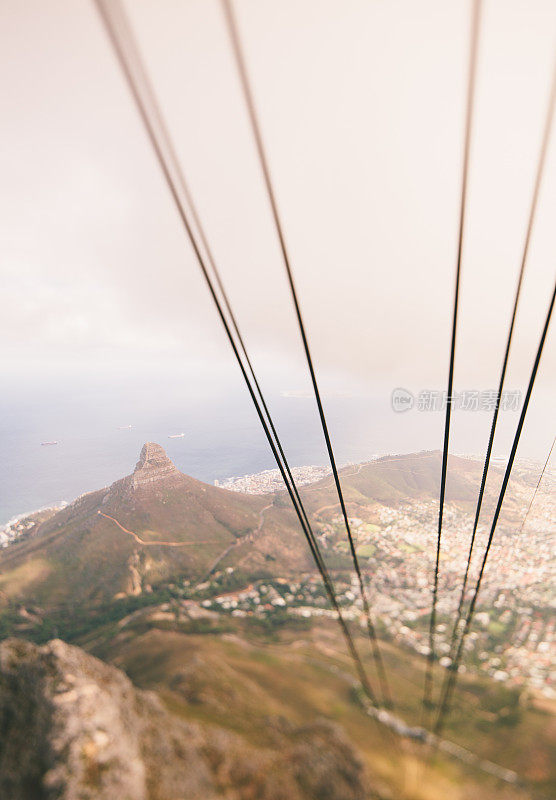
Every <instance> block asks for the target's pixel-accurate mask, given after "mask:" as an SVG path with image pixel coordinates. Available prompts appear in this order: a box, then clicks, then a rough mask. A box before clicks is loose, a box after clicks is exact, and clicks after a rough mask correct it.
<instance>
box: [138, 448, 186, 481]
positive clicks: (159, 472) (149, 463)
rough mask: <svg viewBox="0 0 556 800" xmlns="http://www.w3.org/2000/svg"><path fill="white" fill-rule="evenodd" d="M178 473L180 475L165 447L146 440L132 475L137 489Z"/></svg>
mask: <svg viewBox="0 0 556 800" xmlns="http://www.w3.org/2000/svg"><path fill="white" fill-rule="evenodd" d="M176 475H179V470H178V469H177V467H176V466H175V465H174V464H173V462H172V461H171V460H170V459H169V458H168V456H167V455H166V452H165V450H164V448H163V447H161V446H160V445H159V444H157V443H156V442H145V444H144V445H143V448H142V450H141V455H140V456H139V461H138V462H137V464H136V466H135V471H134V473H133V475H132V476H131V479H132V486H133V488H134V489H136V488H137V487H139V486H144V485H145V484H148V483H155V482H156V481H159V480H163V479H164V478H169V477H174V476H176Z"/></svg>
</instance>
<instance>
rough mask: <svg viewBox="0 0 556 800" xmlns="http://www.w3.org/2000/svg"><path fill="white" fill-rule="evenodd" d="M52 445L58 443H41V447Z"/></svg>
mask: <svg viewBox="0 0 556 800" xmlns="http://www.w3.org/2000/svg"><path fill="white" fill-rule="evenodd" d="M53 444H58V442H41V447H49V446H50V445H53Z"/></svg>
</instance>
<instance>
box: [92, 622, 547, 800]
mask: <svg viewBox="0 0 556 800" xmlns="http://www.w3.org/2000/svg"><path fill="white" fill-rule="evenodd" d="M95 642H96V643H95ZM360 645H361V650H362V652H364V651H365V643H364V642H363V641H361V642H360ZM89 646H92V647H93V649H94V650H96V652H97V654H99V655H101V656H102V657H103V658H106V659H109V660H112V661H113V662H114V663H115V664H117V665H118V666H120V667H122V668H124V669H125V670H126V671H127V672H128V673H129V675H130V676H131V678H132V679H133V680H134V681H135V682H136V683H137V684H138V685H140V686H142V687H146V688H154V689H157V690H158V691H160V692H161V694H162V696H163V697H164V699H165V701H166V703H167V704H168V706H169V707H170V708H171V709H172V710H173V711H174V712H176V713H178V714H180V715H183V716H184V717H186V718H189V719H197V720H199V721H202V722H204V723H209V724H214V725H218V726H222V727H225V728H228V729H230V730H234V731H235V732H237V733H240V734H242V735H243V736H245V738H246V740H247V741H249V742H251V743H261V744H265V743H267V741H270V740H271V738H272V731H273V724H274V723H273V722H272V720H274V719H275V718H277V717H280V718H283V719H286V720H288V721H289V722H291V723H293V724H301V723H303V722H307V721H309V720H313V719H315V718H318V717H326V718H328V719H331V720H333V721H335V722H338V723H339V724H341V725H342V726H343V727H344V728H345V730H346V731H347V733H348V735H349V737H350V739H351V740H352V742H354V743H355V744H356V746H357V748H358V749H359V750H360V752H361V754H362V756H363V759H364V762H365V763H366V765H367V767H368V772H369V776H370V777H369V781H370V784H372V786H373V788H374V789H375V790H378V791H379V792H380V793H382V794H383V795H384V796H390V795H391V796H393V797H396V798H399V799H400V800H402V798H403V800H406V799H407V800H409V798H412V800H425V798H426V800H436V798H439V799H440V798H446V797H450V798H454V799H455V800H464V798H465V800H468V799H469V800H470V799H471V798H482V799H484V800H487V798H488V800H490V799H491V798H492V799H494V798H508V799H509V798H526V797H533V796H534V795H533V794H531V793H530V792H528V791H526V790H521V789H518V788H516V787H510V786H507V785H505V784H502V783H501V782H499V781H496V780H494V779H493V778H491V777H489V776H487V775H485V774H483V773H481V772H477V771H476V770H474V769H472V768H469V767H465V768H464V767H463V766H462V765H461V764H460V763H459V762H454V761H449V760H446V758H444V757H442V756H437V757H436V758H433V760H432V761H431V762H430V763H429V764H428V765H427V752H426V751H425V749H424V748H423V745H419V744H416V743H410V742H408V741H405V742H404V743H403V745H402V748H403V749H402V750H401V751H398V750H397V749H396V747H395V745H394V743H393V741H392V739H391V738H390V736H389V735H388V733H387V732H385V730H384V728H382V727H381V726H379V725H377V724H376V723H375V722H374V721H373V720H371V719H369V718H368V717H367V716H366V715H365V714H364V712H363V711H362V709H361V708H360V706H359V705H358V703H357V702H356V701H355V699H354V696H353V692H352V687H351V683H350V678H349V673H350V665H349V663H348V660H347V658H346V656H345V650H344V647H343V643H342V641H341V639H340V637H339V635H338V633H337V630H336V627H335V626H334V625H332V624H331V623H324V624H323V623H320V624H319V626H315V627H314V628H313V629H312V630H311V631H309V632H299V631H296V632H294V631H287V630H285V631H283V632H282V633H281V635H280V636H279V637H275V638H273V639H268V638H267V639H266V640H265V639H264V638H261V636H260V635H255V634H254V633H253V631H252V630H251V629H249V628H245V627H244V626H241V625H239V624H238V625H237V630H236V631H235V632H233V633H229V634H226V635H224V636H218V637H217V636H212V635H205V636H197V635H186V634H184V633H181V632H179V626H178V627H176V629H174V630H168V629H166V630H161V629H157V628H156V627H153V626H150V627H145V626H140V627H139V628H135V629H134V626H133V624H132V625H131V627H130V628H129V629H126V627H124V628H123V629H122V630H121V631H120V633H118V634H116V635H115V637H114V638H113V639H108V640H107V639H104V640H102V639H101V640H99V639H98V638H97V639H96V640H93V639H91V640H90V641H89ZM383 650H384V654H385V657H386V662H387V665H388V669H389V673H390V679H391V682H392V689H393V691H394V695H395V697H396V702H397V704H398V709H399V712H400V715H401V716H403V717H404V718H405V719H407V720H408V721H415V722H417V721H418V718H419V701H420V696H421V689H422V663H421V662H420V661H419V660H418V659H416V658H415V657H414V656H413V655H412V654H408V653H407V652H405V651H403V650H401V649H399V648H397V647H394V646H392V645H389V644H385V645H384V646H383ZM498 689H499V687H497V686H495V685H494V684H492V683H487V682H483V683H477V682H475V681H473V682H469V681H468V682H465V683H463V684H462V691H461V692H460V696H459V698H458V701H457V705H458V708H459V711H458V712H457V714H456V716H455V717H454V722H453V723H452V724H451V725H450V726H448V728H447V730H446V737H447V738H449V739H451V740H452V741H456V742H458V743H459V744H461V745H462V746H464V747H468V748H469V749H471V750H473V751H475V752H477V751H479V752H481V753H482V754H483V755H484V757H486V758H492V760H494V761H496V762H497V763H500V764H502V765H503V766H506V767H508V768H511V769H515V770H518V771H519V772H520V773H521V774H522V775H524V776H526V777H527V778H529V779H530V780H532V781H533V782H534V783H535V784H536V786H537V788H538V789H539V790H543V791H545V792H546V794H547V796H548V795H549V793H550V790H551V789H554V787H555V786H556V775H555V774H554V771H552V772H551V768H550V759H551V756H552V757H553V756H554V754H555V748H554V745H555V741H554V740H555V736H554V731H550V730H549V729H548V728H547V725H546V712H544V711H542V710H540V709H537V708H529V709H523V712H522V714H521V719H520V720H519V721H518V722H517V723H516V724H515V726H514V727H513V728H512V729H511V730H507V729H504V728H503V727H500V725H499V724H495V723H494V722H493V720H492V715H491V714H490V715H489V713H488V712H487V711H485V710H484V706H485V705H488V700H489V698H490V697H491V694H492V692H496V691H498ZM478 700H479V701H481V702H478ZM553 763H554V760H553Z"/></svg>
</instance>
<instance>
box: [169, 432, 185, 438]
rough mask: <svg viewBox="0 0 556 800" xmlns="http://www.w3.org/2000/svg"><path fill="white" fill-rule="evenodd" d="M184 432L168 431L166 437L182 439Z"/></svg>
mask: <svg viewBox="0 0 556 800" xmlns="http://www.w3.org/2000/svg"><path fill="white" fill-rule="evenodd" d="M184 436H185V433H170V434H169V436H168V438H169V439H183V437H184Z"/></svg>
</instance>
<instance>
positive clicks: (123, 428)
mask: <svg viewBox="0 0 556 800" xmlns="http://www.w3.org/2000/svg"><path fill="white" fill-rule="evenodd" d="M132 428H133V425H118V430H119V431H130V430H131V429H132Z"/></svg>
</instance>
